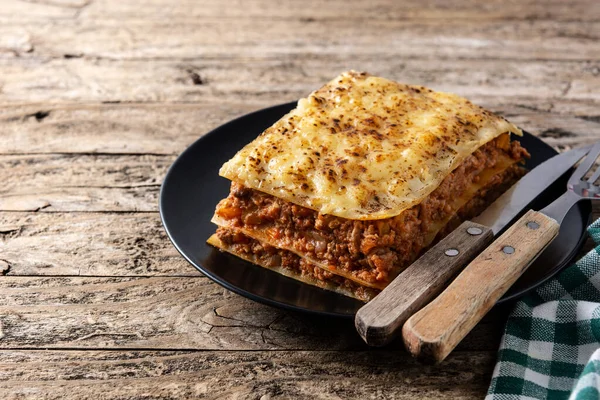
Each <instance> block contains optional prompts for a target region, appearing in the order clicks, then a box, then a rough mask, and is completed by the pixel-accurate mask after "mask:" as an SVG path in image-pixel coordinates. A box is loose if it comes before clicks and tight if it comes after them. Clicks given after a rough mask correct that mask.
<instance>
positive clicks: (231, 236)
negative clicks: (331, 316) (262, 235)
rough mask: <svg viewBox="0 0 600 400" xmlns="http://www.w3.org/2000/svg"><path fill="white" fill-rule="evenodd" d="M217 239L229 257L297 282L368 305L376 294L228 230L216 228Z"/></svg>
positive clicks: (290, 255) (348, 280)
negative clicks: (334, 291) (287, 275)
mask: <svg viewBox="0 0 600 400" xmlns="http://www.w3.org/2000/svg"><path fill="white" fill-rule="evenodd" d="M217 236H218V237H219V239H220V240H221V241H222V242H223V243H224V244H225V245H226V246H227V248H228V250H229V251H231V252H232V253H234V254H236V255H239V256H241V257H242V258H251V259H253V260H256V261H257V263H258V264H260V265H261V266H263V267H266V268H279V267H281V268H284V269H285V270H287V271H288V272H290V273H291V274H292V275H294V276H295V277H296V278H297V279H298V278H300V280H303V281H309V282H310V283H313V284H316V285H318V286H322V287H324V288H328V289H331V288H338V289H343V290H344V291H346V292H347V293H348V294H352V296H353V297H356V298H357V299H359V300H363V301H369V300H371V299H372V298H373V297H375V296H376V295H377V293H379V291H378V290H376V289H372V288H366V287H364V286H361V285H359V284H357V283H356V282H353V281H351V280H350V279H345V278H343V277H341V276H338V275H335V274H333V273H331V272H329V271H326V270H324V269H322V268H319V267H317V266H316V265H314V264H311V263H310V262H308V261H307V260H305V259H303V258H302V257H300V256H298V255H297V254H294V253H292V252H291V251H287V250H282V249H278V248H276V247H273V246H270V245H268V244H266V243H262V242H260V241H258V240H255V239H252V238H250V237H248V236H246V235H244V234H243V233H241V232H237V231H235V230H232V229H227V228H221V227H220V228H218V229H217Z"/></svg>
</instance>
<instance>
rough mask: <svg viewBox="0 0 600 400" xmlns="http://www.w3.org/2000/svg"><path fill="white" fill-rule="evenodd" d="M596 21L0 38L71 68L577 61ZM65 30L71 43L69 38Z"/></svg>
mask: <svg viewBox="0 0 600 400" xmlns="http://www.w3.org/2000/svg"><path fill="white" fill-rule="evenodd" d="M244 8H245V7H244ZM269 8H271V7H269ZM392 8H393V7H392ZM357 17H358V16H357ZM357 19H358V20H357ZM257 22H259V23H262V25H261V28H260V29H255V27H256V24H257ZM232 26H235V29H231V27H232ZM599 26H600V21H589V22H586V21H562V22H558V21H547V20H529V21H527V20H512V21H507V20H484V19H473V20H470V21H465V19H463V18H457V19H446V21H445V22H444V23H443V24H440V23H439V20H438V19H436V18H433V19H427V18H425V19H419V18H416V19H413V18H411V19H401V18H386V19H381V18H368V17H366V16H361V17H360V18H356V17H355V18H348V19H345V18H329V19H326V20H324V21H323V20H321V21H320V20H318V19H314V18H312V19H311V18H302V17H300V16H295V15H291V14H290V15H289V17H288V18H268V17H264V16H263V17H259V18H256V17H255V18H252V17H249V16H232V17H223V16H220V17H208V18H203V17H198V18H194V19H189V18H187V19H182V20H180V21H178V23H177V24H173V23H172V21H170V20H168V19H163V20H162V21H159V20H150V21H148V20H140V19H139V18H136V19H132V20H130V21H129V22H128V23H127V24H126V25H125V24H123V20H122V19H120V18H117V19H87V20H85V21H77V22H74V21H72V20H62V19H59V20H54V21H52V22H48V23H46V24H39V23H35V22H33V23H24V22H23V21H20V20H16V21H15V22H13V23H10V22H5V23H4V24H2V28H1V29H0V32H1V33H2V36H4V37H6V38H7V39H5V40H4V41H3V42H0V43H2V49H3V50H4V52H7V53H8V52H9V51H13V52H14V53H16V54H18V55H19V56H20V57H21V58H24V59H39V58H46V59H48V58H58V59H62V58H64V57H66V58H67V60H68V61H69V62H64V61H65V60H62V61H63V62H64V64H65V65H69V66H74V65H77V64H78V63H77V62H75V61H77V59H78V58H81V57H89V58H96V59H98V58H101V59H109V60H127V59H129V60H131V59H138V60H139V59H153V60H157V59H161V60H168V59H183V60H194V59H195V60H201V59H205V58H210V59H223V58H225V57H226V58H229V59H232V58H233V59H235V58H238V57H244V58H248V57H250V58H254V57H257V56H259V57H260V56H263V57H269V58H270V59H271V61H274V60H276V59H277V58H280V57H281V56H283V57H285V56H290V55H296V56H300V57H302V58H309V57H307V56H309V55H312V56H323V55H328V56H335V57H336V58H340V55H344V54H345V53H346V51H347V49H348V47H349V46H351V47H352V51H353V55H354V56H358V57H360V59H364V58H366V57H365V56H366V55H373V54H377V55H384V56H387V57H389V56H390V55H393V54H395V55H397V56H402V57H405V58H411V59H414V58H418V59H431V58H432V57H439V58H443V59H456V58H461V59H475V60H476V59H479V60H481V59H489V60H492V59H495V60H498V59H502V60H522V61H525V60H529V61H540V60H547V61H555V60H563V61H565V60H580V61H583V60H591V59H596V60H597V59H598V57H600V52H599V51H598V48H597V46H595V41H596V40H598V34H597V31H598V27H599ZM240 32H243V34H240ZM73 37H76V38H77V40H76V41H73V40H69V39H70V38H73ZM532 38H535V40H536V41H537V42H536V45H537V47H536V48H535V49H532V48H531V41H532ZM9 39H10V40H9ZM223 48H226V49H227V50H226V51H223ZM80 61H81V60H80ZM398 61H399V60H397V61H396V63H398ZM386 64H387V63H386ZM248 66H250V65H248ZM334 76H335V75H334Z"/></svg>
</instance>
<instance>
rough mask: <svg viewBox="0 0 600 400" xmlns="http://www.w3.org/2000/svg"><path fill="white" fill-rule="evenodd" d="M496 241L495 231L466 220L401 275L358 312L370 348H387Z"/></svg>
mask: <svg viewBox="0 0 600 400" xmlns="http://www.w3.org/2000/svg"><path fill="white" fill-rule="evenodd" d="M493 239H494V234H493V233H492V230H491V229H490V228H488V227H486V226H484V225H480V224H476V223H475V222H471V221H465V222H463V223H462V224H461V225H460V226H459V227H458V228H456V229H455V230H454V231H453V232H452V233H450V234H449V235H448V236H446V237H445V238H444V239H442V240H441V241H440V242H439V243H438V244H436V245H435V246H433V247H432V248H431V249H429V250H428V251H427V252H426V253H425V254H423V255H422V256H421V257H420V258H419V259H418V260H416V261H415V262H414V263H412V264H411V265H410V266H409V267H408V268H407V269H406V270H404V271H403V272H402V273H400V275H398V276H397V277H396V278H395V279H394V280H393V281H392V283H390V284H389V285H388V286H387V287H386V288H385V289H384V290H383V291H382V292H381V293H379V294H378V295H377V296H376V297H375V298H374V299H373V300H371V301H370V302H368V303H367V304H365V305H364V306H362V308H361V309H359V310H358V312H357V313H356V317H355V318H354V324H355V326H356V330H357V331H358V333H359V335H360V336H361V337H362V338H363V339H364V341H365V342H367V344H369V345H370V346H384V345H386V344H388V343H389V342H391V341H392V340H393V339H394V338H395V337H397V336H398V335H399V334H400V329H401V328H402V325H403V324H404V322H406V320H407V319H408V318H409V317H410V316H411V315H412V314H413V313H414V312H415V311H417V310H419V309H420V308H421V307H423V306H424V305H425V304H427V303H429V302H430V301H431V300H432V299H434V298H435V297H436V296H437V295H438V294H439V293H440V292H441V291H442V290H443V289H444V287H446V285H447V284H448V282H450V280H451V279H452V278H454V277H455V276H456V275H457V274H458V273H459V272H460V271H461V269H462V268H463V267H464V266H465V265H467V264H468V263H469V261H471V260H472V259H473V258H474V257H475V256H476V255H477V254H479V253H480V252H481V251H482V250H483V249H485V248H486V246H487V245H488V244H489V243H490V242H491V241H492V240H493Z"/></svg>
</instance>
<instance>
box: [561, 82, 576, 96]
mask: <svg viewBox="0 0 600 400" xmlns="http://www.w3.org/2000/svg"><path fill="white" fill-rule="evenodd" d="M571 87H573V81H569V82H567V85H566V86H565V88H564V89H563V90H562V92H561V93H560V97H565V96H566V95H567V94H568V93H569V92H570V91H571Z"/></svg>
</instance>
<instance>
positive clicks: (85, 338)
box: [75, 331, 146, 342]
mask: <svg viewBox="0 0 600 400" xmlns="http://www.w3.org/2000/svg"><path fill="white" fill-rule="evenodd" d="M98 336H125V337H127V336H135V337H137V338H138V339H140V340H145V339H146V337H144V335H142V334H141V333H140V332H135V333H124V332H100V331H96V332H93V333H90V334H88V335H84V336H82V337H80V338H77V339H75V341H76V342H78V341H81V340H87V339H91V338H94V337H98Z"/></svg>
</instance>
